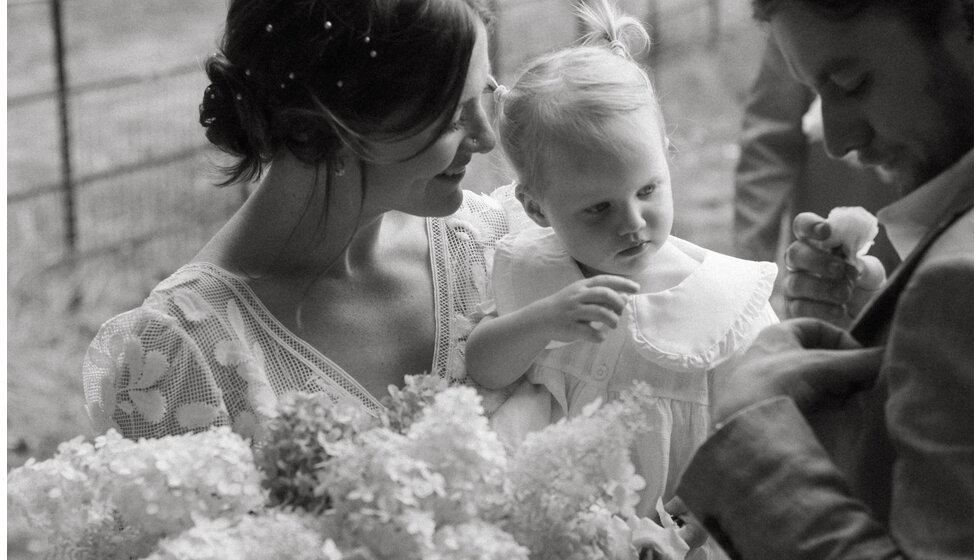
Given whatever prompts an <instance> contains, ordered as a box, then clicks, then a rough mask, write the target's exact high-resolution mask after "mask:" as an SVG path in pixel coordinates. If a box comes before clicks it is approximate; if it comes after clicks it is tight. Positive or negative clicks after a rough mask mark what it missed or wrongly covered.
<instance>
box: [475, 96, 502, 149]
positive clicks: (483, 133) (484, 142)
mask: <svg viewBox="0 0 980 560" xmlns="http://www.w3.org/2000/svg"><path fill="white" fill-rule="evenodd" d="M470 141H471V143H472V148H473V151H474V152H478V153H481V154H485V153H487V152H489V151H490V150H492V149H493V147H494V146H496V145H497V135H496V134H495V133H494V132H493V126H492V125H491V124H490V119H489V118H488V117H487V113H486V111H484V110H483V105H482V104H481V105H480V108H479V110H478V111H477V112H476V115H475V118H474V119H473V127H472V129H471V130H470Z"/></svg>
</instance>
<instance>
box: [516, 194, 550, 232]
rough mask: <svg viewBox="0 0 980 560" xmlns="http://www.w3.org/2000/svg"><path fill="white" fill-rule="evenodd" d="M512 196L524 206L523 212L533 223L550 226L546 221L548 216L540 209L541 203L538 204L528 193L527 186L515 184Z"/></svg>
mask: <svg viewBox="0 0 980 560" xmlns="http://www.w3.org/2000/svg"><path fill="white" fill-rule="evenodd" d="M514 198H516V199H517V200H518V202H520V203H521V206H523V207H524V213H525V214H527V216H528V217H529V218H531V220H533V221H534V223H536V224H538V225H539V226H541V227H551V224H549V223H548V218H546V217H545V215H544V212H542V211H541V205H540V204H538V202H537V201H536V200H534V197H532V196H531V195H530V193H528V190H527V187H525V186H524V185H517V187H516V188H515V189H514Z"/></svg>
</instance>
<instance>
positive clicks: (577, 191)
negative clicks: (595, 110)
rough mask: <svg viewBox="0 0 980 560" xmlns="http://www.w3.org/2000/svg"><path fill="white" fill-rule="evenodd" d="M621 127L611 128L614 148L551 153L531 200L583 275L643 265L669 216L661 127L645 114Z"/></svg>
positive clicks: (626, 272) (665, 231)
mask: <svg viewBox="0 0 980 560" xmlns="http://www.w3.org/2000/svg"><path fill="white" fill-rule="evenodd" d="M622 125H623V126H618V127H616V129H615V132H614V133H613V134H612V138H611V140H612V142H611V146H615V148H614V149H611V148H610V146H605V147H603V148H601V149H595V150H587V149H579V150H570V151H569V152H574V153H565V154H563V155H559V156H556V157H555V160H556V161H553V162H552V165H550V166H549V167H550V169H549V173H548V185H547V186H545V187H544V188H543V189H542V190H541V192H540V195H539V197H538V198H537V199H536V200H537V201H538V204H539V206H540V207H541V213H542V214H543V217H544V219H545V221H546V222H547V224H546V225H550V226H551V227H553V228H554V229H555V233H556V234H557V235H558V236H559V238H560V239H561V241H562V243H563V244H564V245H565V249H566V250H567V251H568V252H569V254H570V255H571V256H572V258H574V259H575V260H576V261H578V263H579V265H581V268H582V270H583V271H584V272H585V273H586V275H587V276H593V275H596V274H616V275H620V276H632V275H635V274H637V273H638V272H640V271H642V270H644V269H646V268H648V267H649V266H651V265H652V264H653V258H654V255H655V254H656V253H657V251H658V250H659V249H660V248H661V247H662V246H663V244H664V242H665V241H666V240H667V237H668V235H669V234H670V229H671V227H672V226H673V222H674V205H673V196H672V194H671V188H670V172H669V170H668V168H667V155H666V150H665V148H666V141H665V139H664V138H663V134H662V132H661V131H660V128H659V126H657V124H656V122H655V121H654V120H653V119H650V118H631V119H624V121H623V123H622ZM559 160H560V161H559ZM531 197H532V198H534V196H533V195H531Z"/></svg>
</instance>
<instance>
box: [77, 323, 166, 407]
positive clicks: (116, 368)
mask: <svg viewBox="0 0 980 560" xmlns="http://www.w3.org/2000/svg"><path fill="white" fill-rule="evenodd" d="M106 346H107V348H106V351H105V352H104V353H103V352H92V353H91V354H90V357H91V359H92V361H93V362H94V363H95V365H97V366H98V367H101V368H104V370H105V376H104V377H102V378H101V379H100V384H99V394H100V399H99V400H100V401H101V403H102V409H103V410H102V414H96V415H92V417H93V418H98V417H104V418H107V419H110V420H111V419H112V416H113V414H115V412H116V409H117V408H118V409H119V410H121V411H122V412H123V413H124V414H126V415H131V414H133V412H134V410H135V411H137V412H139V414H140V415H141V416H142V417H143V418H145V419H146V421H147V422H150V423H151V424H155V423H158V422H160V421H161V420H163V416H164V413H165V411H166V407H167V400H166V397H165V396H164V395H163V392H162V391H161V390H160V389H159V388H157V387H155V386H156V385H157V384H158V383H159V382H160V380H161V379H163V378H164V377H165V376H166V375H167V371H168V370H169V368H170V364H169V363H168V361H167V357H166V355H164V354H163V352H160V351H157V350H151V351H149V352H145V351H144V349H143V343H142V342H140V339H138V338H136V337H135V336H122V335H116V336H113V337H110V339H109V341H108V343H107V345H106ZM121 380H125V384H123V385H121V386H120V385H119V383H120V381H121ZM111 422H113V423H114V422H115V421H114V420H111Z"/></svg>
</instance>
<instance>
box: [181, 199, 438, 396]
mask: <svg viewBox="0 0 980 560" xmlns="http://www.w3.org/2000/svg"><path fill="white" fill-rule="evenodd" d="M425 222H426V238H427V241H428V246H429V251H428V253H429V255H428V259H429V266H430V269H431V271H432V284H433V288H434V290H435V296H436V299H435V300H434V301H435V302H436V305H437V306H438V305H439V303H438V302H439V301H441V300H440V299H439V297H438V295H439V293H440V291H441V290H442V289H443V288H444V286H442V284H443V282H442V280H443V278H442V275H440V274H438V273H437V271H436V262H435V261H436V258H435V250H436V249H435V245H436V244H435V243H434V242H433V218H426V220H425ZM192 269H197V270H200V271H203V272H206V273H208V274H210V275H211V276H213V277H215V278H217V279H219V280H221V281H222V282H223V283H225V285H227V286H228V287H229V288H230V289H232V290H235V291H239V292H244V293H245V294H246V295H247V296H248V298H247V299H248V302H249V303H250V304H252V305H254V306H255V307H257V308H258V309H259V310H260V311H261V313H262V317H263V319H264V320H265V321H266V322H268V323H271V324H272V325H273V326H274V327H275V329H274V330H278V331H281V332H283V333H286V334H287V335H288V337H289V341H290V342H291V343H293V344H296V345H299V346H302V347H303V348H304V349H305V350H306V351H307V352H309V353H310V354H312V355H313V356H314V357H316V358H317V359H319V360H321V361H323V363H324V364H326V366H327V367H328V368H330V369H331V370H332V372H333V373H335V374H337V375H340V376H342V377H344V378H345V379H346V380H348V381H349V382H350V383H351V385H352V386H353V387H354V388H355V389H356V390H357V391H358V392H360V393H361V394H360V395H352V396H354V397H355V398H357V399H358V400H360V401H362V402H364V401H367V402H369V403H370V404H371V405H373V407H376V409H377V410H378V411H380V410H384V408H385V407H384V405H382V404H381V401H380V400H378V398H377V397H375V396H374V395H372V394H371V392H370V391H368V390H367V389H366V388H364V386H363V385H361V383H360V382H359V381H358V380H357V378H355V377H354V376H353V375H351V374H350V373H348V372H347V370H345V369H344V368H343V367H341V366H340V365H339V364H338V363H336V362H335V361H333V360H332V359H330V357H329V356H327V355H326V354H324V353H323V352H321V351H320V350H319V349H318V348H316V347H315V346H313V345H312V344H310V343H309V342H307V341H306V340H305V339H304V338H303V337H301V336H299V335H297V334H296V333H294V332H293V331H292V330H290V329H289V328H288V327H286V326H285V325H284V324H283V323H282V322H281V321H280V320H279V318H278V317H276V316H275V315H274V314H273V313H272V312H271V311H269V309H268V308H267V307H266V305H265V303H264V302H263V301H262V300H261V299H260V298H259V297H258V295H257V294H256V293H255V291H254V290H253V289H252V287H251V286H249V285H248V283H247V282H245V281H244V280H242V279H241V278H240V277H239V276H238V275H236V274H234V273H232V272H231V271H229V270H227V269H226V268H224V267H222V266H219V265H217V264H215V263H213V262H210V261H195V262H191V263H188V264H186V265H184V266H182V267H181V268H180V270H178V271H177V273H179V272H180V271H181V270H192ZM175 274H176V273H175ZM433 313H434V314H435V316H436V336H435V340H434V341H433V349H432V366H431V367H432V371H435V367H436V362H437V361H438V359H439V340H440V337H439V333H440V332H441V331H442V330H443V325H442V324H441V323H442V314H441V313H439V309H434V310H433ZM270 334H272V333H270ZM273 336H275V335H273ZM277 338H279V337H277ZM280 342H283V341H281V340H280ZM304 361H307V360H304ZM307 366H309V367H310V369H311V370H314V371H316V370H320V369H322V368H320V367H317V366H316V365H315V364H311V363H308V364H307ZM323 373H324V374H327V375H329V372H323Z"/></svg>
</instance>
